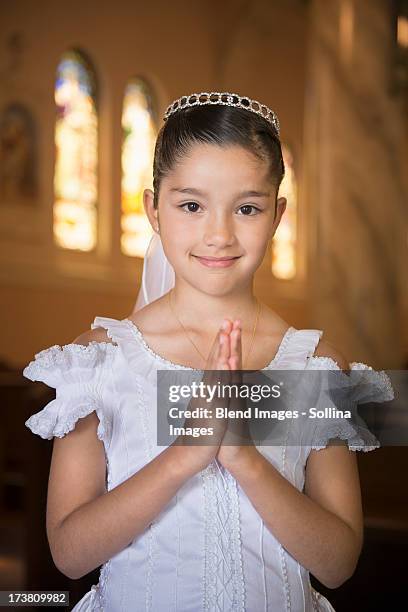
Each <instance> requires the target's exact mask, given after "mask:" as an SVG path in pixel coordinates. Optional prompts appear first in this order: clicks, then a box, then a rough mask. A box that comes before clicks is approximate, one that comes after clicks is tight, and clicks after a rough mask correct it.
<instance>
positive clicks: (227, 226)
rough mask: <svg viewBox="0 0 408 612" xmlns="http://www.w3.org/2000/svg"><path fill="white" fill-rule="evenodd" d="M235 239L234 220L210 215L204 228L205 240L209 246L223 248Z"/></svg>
mask: <svg viewBox="0 0 408 612" xmlns="http://www.w3.org/2000/svg"><path fill="white" fill-rule="evenodd" d="M234 240H235V233H234V224H233V221H232V220H231V219H229V218H227V217H226V216H225V215H222V216H215V215H214V216H211V215H210V217H209V219H208V221H207V224H206V226H205V230H204V242H205V244H206V245H207V246H213V247H216V248H217V249H222V248H223V247H225V246H231V245H232V244H233V243H234Z"/></svg>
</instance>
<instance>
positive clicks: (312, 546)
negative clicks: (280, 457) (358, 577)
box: [228, 447, 361, 588]
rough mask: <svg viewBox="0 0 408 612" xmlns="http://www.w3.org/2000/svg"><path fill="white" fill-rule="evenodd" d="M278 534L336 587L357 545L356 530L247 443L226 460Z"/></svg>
mask: <svg viewBox="0 0 408 612" xmlns="http://www.w3.org/2000/svg"><path fill="white" fill-rule="evenodd" d="M228 470H229V471H230V472H231V474H232V475H233V476H234V477H235V478H236V480H237V481H238V482H239V484H240V486H241V488H242V489H243V490H244V491H245V493H246V495H247V496H248V498H249V499H250V501H251V503H252V505H253V506H254V508H255V509H256V511H257V512H258V514H259V515H260V516H261V518H262V519H263V521H264V522H265V524H266V526H267V527H268V529H269V530H270V531H271V532H272V533H273V535H274V536H275V537H276V539H277V540H278V541H279V542H280V543H281V544H282V546H284V548H285V549H286V550H287V551H288V552H289V553H290V554H291V555H292V557H294V558H295V559H296V560H297V561H298V562H299V563H300V564H301V565H303V566H304V567H305V568H307V569H308V570H309V571H310V572H311V573H312V574H313V575H314V576H315V577H316V578H317V579H318V580H319V581H320V582H322V584H324V585H325V586H327V587H328V588H337V587H338V586H340V584H342V583H343V582H344V581H345V580H347V579H348V578H349V577H350V576H351V575H352V574H353V572H354V569H355V566H356V564H357V561H358V557H359V554H360V550H361V545H360V543H359V541H358V538H357V536H356V534H355V533H354V531H353V530H352V529H351V527H349V525H347V524H346V523H345V522H344V521H342V520H341V519H340V518H339V517H338V516H336V515H335V514H333V513H332V512H330V511H328V510H326V509H325V508H323V507H322V506H320V505H319V504H317V503H316V502H314V501H313V500H312V499H311V498H309V497H308V496H307V495H306V494H304V493H302V492H300V491H299V490H298V489H297V488H296V487H295V486H293V485H292V484H291V483H290V482H289V481H288V480H287V479H286V478H285V477H284V476H282V475H281V474H280V473H279V472H278V470H276V468H275V467H274V466H273V465H272V464H271V463H270V462H269V461H268V460H267V459H265V457H264V456H263V455H262V454H261V453H259V451H257V449H255V448H252V447H251V448H250V450H248V452H245V453H244V454H243V456H242V457H241V458H240V459H239V460H238V461H236V462H235V463H234V465H231V466H228Z"/></svg>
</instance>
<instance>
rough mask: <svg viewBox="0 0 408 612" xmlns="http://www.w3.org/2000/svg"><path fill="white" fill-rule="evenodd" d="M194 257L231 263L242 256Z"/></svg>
mask: <svg viewBox="0 0 408 612" xmlns="http://www.w3.org/2000/svg"><path fill="white" fill-rule="evenodd" d="M193 257H197V258H198V259H206V260H208V261H230V260H231V259H238V258H239V257H241V255H237V256H236V257H204V256H203V257H202V256H201V255H193Z"/></svg>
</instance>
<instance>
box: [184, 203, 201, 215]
mask: <svg viewBox="0 0 408 612" xmlns="http://www.w3.org/2000/svg"><path fill="white" fill-rule="evenodd" d="M191 205H193V206H198V207H199V206H200V205H199V204H197V202H186V203H185V204H181V205H180V206H179V208H182V209H183V210H184V212H186V213H194V212H196V211H195V210H187V209H185V208H184V206H191Z"/></svg>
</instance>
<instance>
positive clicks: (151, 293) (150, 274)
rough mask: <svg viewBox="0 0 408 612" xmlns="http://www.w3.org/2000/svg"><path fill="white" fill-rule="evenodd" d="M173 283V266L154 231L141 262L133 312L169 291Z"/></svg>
mask: <svg viewBox="0 0 408 612" xmlns="http://www.w3.org/2000/svg"><path fill="white" fill-rule="evenodd" d="M174 285H175V274H174V268H173V266H172V265H171V264H170V262H169V260H168V259H167V257H166V255H165V253H164V250H163V245H162V241H161V238H160V236H159V234H157V233H156V232H154V233H153V236H152V237H151V239H150V242H149V244H148V247H147V249H146V253H145V256H144V262H143V272H142V283H141V286H140V289H139V293H138V296H137V300H136V303H135V306H134V308H133V313H135V312H136V311H137V310H140V309H141V308H143V307H144V306H146V305H147V304H150V302H153V301H154V300H157V299H158V298H159V297H161V296H162V295H164V294H165V293H167V292H168V291H170V289H172V288H173V287H174Z"/></svg>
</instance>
